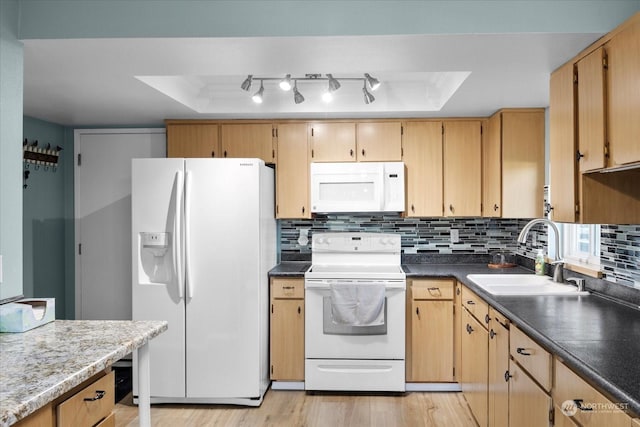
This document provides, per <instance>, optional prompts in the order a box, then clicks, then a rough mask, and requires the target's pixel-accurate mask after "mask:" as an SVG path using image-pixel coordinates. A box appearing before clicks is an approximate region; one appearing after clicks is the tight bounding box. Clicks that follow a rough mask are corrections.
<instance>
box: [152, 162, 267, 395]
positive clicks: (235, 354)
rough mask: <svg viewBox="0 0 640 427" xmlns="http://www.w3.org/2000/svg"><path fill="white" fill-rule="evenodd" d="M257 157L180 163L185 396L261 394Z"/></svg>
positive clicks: (258, 173)
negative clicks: (184, 265) (184, 269)
mask: <svg viewBox="0 0 640 427" xmlns="http://www.w3.org/2000/svg"><path fill="white" fill-rule="evenodd" d="M257 162H258V161H257V160H255V159H254V160H251V161H243V160H240V159H187V160H186V162H185V163H186V168H185V171H186V176H188V178H185V180H186V181H187V185H186V187H185V188H186V190H185V197H186V202H185V212H186V215H185V216H186V218H187V219H186V224H189V225H188V228H189V229H190V233H189V232H188V231H187V233H186V234H185V235H186V236H188V237H187V238H186V239H187V241H186V243H185V247H186V252H187V253H186V255H185V257H186V258H187V264H188V267H187V276H188V284H187V320H186V322H187V397H188V398H231V397H257V396H259V395H260V327H261V324H260V323H261V322H260V320H259V319H260V314H261V310H260V305H259V299H260V298H259V296H260V289H259V286H260V275H259V264H260V263H259V256H260V252H259V227H260V216H259V201H260V196H259V194H260V193H259V191H260V187H259V175H260V169H259V167H258V166H257V165H258V163H257ZM252 164H253V165H252ZM152 356H153V355H152Z"/></svg>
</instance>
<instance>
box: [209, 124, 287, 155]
mask: <svg viewBox="0 0 640 427" xmlns="http://www.w3.org/2000/svg"><path fill="white" fill-rule="evenodd" d="M220 140H221V144H222V157H236V158H259V159H262V160H264V162H265V163H274V162H275V160H276V153H275V148H274V144H273V140H274V130H273V126H272V124H271V123H248V124H223V125H221V126H220Z"/></svg>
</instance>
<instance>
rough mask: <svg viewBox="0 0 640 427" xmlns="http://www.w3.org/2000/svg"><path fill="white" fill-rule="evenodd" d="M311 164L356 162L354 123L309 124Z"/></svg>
mask: <svg viewBox="0 0 640 427" xmlns="http://www.w3.org/2000/svg"><path fill="white" fill-rule="evenodd" d="M309 126H310V132H311V137H310V140H309V141H310V148H311V161H312V162H352V161H355V160H356V124H355V123H342V122H335V123H323V122H319V123H311V124H310V125H309Z"/></svg>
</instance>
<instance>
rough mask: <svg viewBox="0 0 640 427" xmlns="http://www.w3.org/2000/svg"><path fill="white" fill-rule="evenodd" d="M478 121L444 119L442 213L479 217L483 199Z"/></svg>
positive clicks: (480, 140)
mask: <svg viewBox="0 0 640 427" xmlns="http://www.w3.org/2000/svg"><path fill="white" fill-rule="evenodd" d="M481 132H482V128H481V122H480V120H460V121H457V120H455V121H453V120H452V121H445V122H444V213H445V216H451V217H461V216H480V215H481V213H482V212H481V199H482V185H481V183H482V174H481V170H482V168H481V165H482V139H481V138H482V136H481Z"/></svg>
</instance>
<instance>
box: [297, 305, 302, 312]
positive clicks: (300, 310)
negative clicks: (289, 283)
mask: <svg viewBox="0 0 640 427" xmlns="http://www.w3.org/2000/svg"><path fill="white" fill-rule="evenodd" d="M300 312H302V309H301V308H300V306H298V314H300Z"/></svg>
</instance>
